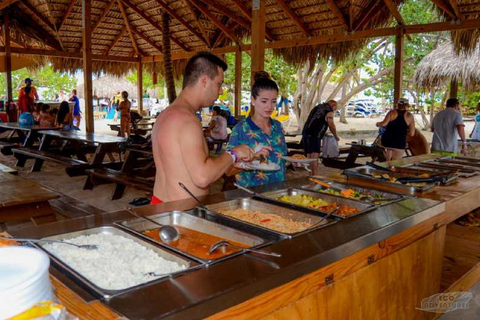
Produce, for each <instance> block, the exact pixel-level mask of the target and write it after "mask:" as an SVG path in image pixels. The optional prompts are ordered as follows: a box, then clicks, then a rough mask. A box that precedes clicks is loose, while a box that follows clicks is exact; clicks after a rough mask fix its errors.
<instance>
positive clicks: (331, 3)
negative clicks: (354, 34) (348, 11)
mask: <svg viewBox="0 0 480 320" xmlns="http://www.w3.org/2000/svg"><path fill="white" fill-rule="evenodd" d="M325 3H326V4H327V6H328V8H329V9H330V10H331V11H332V12H333V13H334V14H335V15H336V16H337V18H338V20H340V22H341V23H342V24H343V25H344V26H345V30H347V31H348V32H350V31H352V29H351V28H350V22H349V21H348V20H349V19H347V17H345V15H344V14H343V12H342V11H341V10H340V8H339V7H338V6H337V4H336V3H335V1H334V0H325ZM350 18H351V17H350Z"/></svg>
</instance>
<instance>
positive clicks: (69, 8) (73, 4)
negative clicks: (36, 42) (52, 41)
mask: <svg viewBox="0 0 480 320" xmlns="http://www.w3.org/2000/svg"><path fill="white" fill-rule="evenodd" d="M76 2H77V0H70V3H69V4H68V7H67V10H66V11H65V13H64V14H63V17H62V20H61V21H60V23H59V24H58V25H57V31H60V29H62V27H63V24H64V23H65V21H67V19H68V16H69V15H70V13H71V12H72V10H73V7H75V4H76Z"/></svg>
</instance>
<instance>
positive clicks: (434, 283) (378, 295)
mask: <svg viewBox="0 0 480 320" xmlns="http://www.w3.org/2000/svg"><path fill="white" fill-rule="evenodd" d="M339 173H340V171H337V170H326V171H325V172H324V174H325V175H326V176H328V178H330V179H334V180H342V179H343V178H342V177H341V176H340V175H339ZM307 182H308V180H307V179H298V180H293V181H288V182H284V183H278V184H274V185H269V186H264V187H260V188H257V189H256V190H257V191H258V192H261V193H263V192H268V191H275V190H279V189H284V188H287V187H296V186H300V185H303V184H305V183H307ZM443 189H446V190H447V191H445V192H443V191H441V190H443ZM453 190H455V191H453ZM479 195H480V179H477V178H471V180H460V181H458V182H455V183H454V184H453V185H451V186H445V187H442V186H439V187H436V188H435V191H432V192H430V193H427V194H426V196H427V197H429V198H431V199H424V198H405V199H403V200H401V201H398V202H395V203H392V204H389V205H385V206H380V207H378V208H376V209H374V210H372V211H369V212H367V213H364V214H361V215H358V216H355V217H352V218H350V219H346V220H339V221H337V222H336V223H333V224H331V225H328V226H326V227H323V228H320V229H318V230H313V231H310V232H307V233H304V234H301V235H299V236H296V237H293V238H292V239H283V240H281V241H277V242H273V243H272V244H271V245H268V246H266V247H263V248H262V250H266V251H272V252H276V253H280V254H282V256H281V257H280V258H275V257H266V256H260V255H256V254H242V255H238V256H235V257H232V258H229V259H226V260H224V261H221V262H218V263H213V264H210V265H204V266H200V267H199V268H196V269H193V270H191V271H189V272H187V273H185V274H181V275H178V276H174V277H170V278H167V279H164V280H160V281H157V282H153V283H151V284H148V285H146V286H141V287H140V288H138V289H135V290H133V291H129V292H126V293H123V294H120V295H117V296H113V297H110V299H108V300H99V299H98V297H95V296H94V295H92V294H91V292H89V291H88V290H85V287H84V286H83V285H82V284H79V283H78V282H77V281H75V280H72V279H71V278H69V277H67V276H66V275H65V274H63V273H62V272H60V271H59V270H57V269H56V268H54V267H52V268H51V274H52V276H53V279H54V281H53V282H54V285H55V286H56V287H57V296H58V298H59V300H60V301H61V302H63V303H64V304H65V305H66V307H67V309H68V310H69V311H70V312H71V313H73V314H76V315H77V316H79V317H80V318H81V319H88V318H91V319H101V318H105V319H114V318H116V317H119V316H124V317H127V318H131V319H159V318H169V319H196V318H205V317H209V316H211V318H212V319H222V318H235V319H239V318H260V317H267V318H268V317H271V318H275V319H276V318H288V319H293V318H306V317H314V318H321V317H325V318H341V319H343V318H346V317H347V316H349V317H350V318H363V319H364V318H378V317H379V316H380V317H381V316H382V315H383V317H385V314H386V313H387V314H391V315H393V314H397V313H399V312H404V313H405V314H404V316H405V318H411V319H413V318H419V317H425V318H429V317H431V316H432V314H429V313H426V312H422V311H419V310H416V309H415V307H418V306H419V305H420V301H421V299H423V298H426V297H428V296H429V295H431V294H434V293H438V290H439V281H440V273H441V260H442V257H443V243H444V237H445V224H446V223H448V222H449V221H450V220H451V219H453V218H454V216H457V215H458V214H460V211H465V210H467V207H470V206H469V205H467V201H466V200H467V199H472V200H474V199H477V198H478V196H479ZM248 196H249V195H248V194H247V193H244V192H242V191H238V190H236V191H231V192H226V193H220V194H214V195H209V196H205V197H203V198H202V201H203V202H204V203H205V204H214V203H220V202H224V201H228V200H232V199H237V198H240V197H248ZM456 199H463V200H460V202H461V205H458V204H456V202H457V201H456ZM438 200H439V201H438ZM444 200H447V203H446V204H445V203H443V202H440V201H444ZM451 203H454V204H453V205H452V204H451ZM195 206H196V203H195V202H194V201H193V200H190V199H188V200H184V201H177V202H171V203H165V204H161V205H156V206H147V207H142V208H138V209H137V210H136V211H137V212H138V213H140V214H143V215H153V214H157V213H159V212H165V211H172V210H188V209H192V208H194V207H195ZM446 206H447V208H450V210H453V211H456V212H457V213H456V214H454V213H453V212H446V210H445V209H446ZM452 206H453V207H452ZM128 218H132V215H131V214H130V213H128V212H126V211H120V212H113V213H106V214H101V215H95V216H89V217H85V218H80V219H73V220H66V221H60V222H56V223H52V224H48V225H44V226H38V227H35V228H30V229H23V230H19V231H18V232H13V234H12V235H13V236H21V237H32V238H43V237H47V236H51V235H55V234H62V233H69V232H73V231H77V230H82V229H87V228H94V227H100V226H109V225H112V224H113V223H114V222H116V221H119V220H124V219H128ZM327 298H328V299H327ZM89 312H90V314H89ZM93 314H94V315H93ZM419 315H420V316H419ZM390 318H391V317H390Z"/></svg>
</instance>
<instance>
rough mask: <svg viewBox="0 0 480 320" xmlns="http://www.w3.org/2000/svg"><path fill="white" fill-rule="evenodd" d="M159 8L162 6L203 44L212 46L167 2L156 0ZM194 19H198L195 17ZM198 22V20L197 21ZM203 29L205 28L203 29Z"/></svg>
mask: <svg viewBox="0 0 480 320" xmlns="http://www.w3.org/2000/svg"><path fill="white" fill-rule="evenodd" d="M155 1H156V2H157V3H158V5H159V6H161V7H162V8H163V9H164V10H165V11H167V12H168V13H169V14H170V16H172V17H173V18H174V19H176V20H177V21H178V22H180V24H181V25H183V26H184V27H185V28H187V29H188V31H190V32H191V33H192V34H193V35H194V36H196V37H197V38H198V39H200V40H201V41H202V42H203V43H205V44H206V45H207V46H210V45H209V44H208V42H207V39H206V37H205V35H203V36H202V35H201V34H199V33H198V32H197V30H195V29H194V28H193V27H192V26H191V25H190V23H188V22H186V21H185V20H183V18H182V17H181V16H180V15H179V14H178V13H177V12H176V11H175V10H173V9H172V8H171V7H169V6H168V5H167V4H166V3H165V2H163V0H155ZM194 18H196V17H195V16H194ZM196 21H197V20H196ZM202 29H203V28H202ZM187 51H188V50H187Z"/></svg>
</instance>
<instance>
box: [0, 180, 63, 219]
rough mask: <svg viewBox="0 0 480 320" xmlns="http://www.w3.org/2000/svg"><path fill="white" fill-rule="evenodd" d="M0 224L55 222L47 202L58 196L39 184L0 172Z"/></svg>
mask: <svg viewBox="0 0 480 320" xmlns="http://www.w3.org/2000/svg"><path fill="white" fill-rule="evenodd" d="M0 184H1V185H2V187H1V188H0V222H8V221H18V220H26V219H31V220H32V221H33V223H35V224H41V223H46V222H52V221H55V220H56V219H55V216H54V215H53V211H52V208H51V207H50V204H49V203H48V200H52V199H57V198H59V197H60V196H59V195H58V194H56V193H54V192H52V191H50V190H48V189H45V188H44V187H42V186H40V185H39V184H37V183H35V182H33V181H30V180H27V179H24V178H21V177H19V176H16V175H12V174H10V173H5V172H0Z"/></svg>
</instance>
